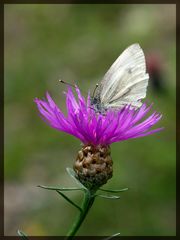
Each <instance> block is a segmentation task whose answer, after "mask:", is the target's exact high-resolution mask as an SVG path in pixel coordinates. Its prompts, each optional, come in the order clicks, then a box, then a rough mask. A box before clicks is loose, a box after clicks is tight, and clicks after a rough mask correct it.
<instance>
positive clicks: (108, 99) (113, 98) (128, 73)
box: [91, 43, 149, 112]
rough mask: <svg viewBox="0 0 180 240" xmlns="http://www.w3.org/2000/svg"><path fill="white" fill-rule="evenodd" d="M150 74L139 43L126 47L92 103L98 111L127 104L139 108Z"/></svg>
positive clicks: (102, 82)
mask: <svg viewBox="0 0 180 240" xmlns="http://www.w3.org/2000/svg"><path fill="white" fill-rule="evenodd" d="M148 79H149V75H148V73H146V63H145V57H144V53H143V50H142V49H141V47H140V46H139V44H137V43H136V44H133V45H131V46H129V47H128V48H126V49H125V50H124V52H123V53H122V54H121V55H120V56H119V57H118V58H117V59H116V61H115V62H114V63H113V65H112V66H111V67H110V69H109V70H108V71H107V73H106V74H105V76H104V78H103V79H102V81H101V82H100V84H99V85H98V87H97V91H96V94H95V96H93V97H92V99H91V105H92V106H93V108H94V109H95V111H97V112H104V111H106V110H107V109H109V108H118V109H119V108H122V107H123V106H124V105H126V104H131V106H132V107H135V108H139V107H140V106H141V105H142V102H141V99H143V98H145V96H146V90H147V85H148Z"/></svg>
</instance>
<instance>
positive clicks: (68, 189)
mask: <svg viewBox="0 0 180 240" xmlns="http://www.w3.org/2000/svg"><path fill="white" fill-rule="evenodd" d="M37 187H40V188H43V189H48V190H55V191H57V190H58V191H73V190H84V189H83V188H65V187H62V188H58V187H51V186H49V187H48V186H43V185H38V186H37Z"/></svg>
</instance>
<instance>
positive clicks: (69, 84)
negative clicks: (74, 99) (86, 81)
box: [59, 79, 87, 94]
mask: <svg viewBox="0 0 180 240" xmlns="http://www.w3.org/2000/svg"><path fill="white" fill-rule="evenodd" d="M59 82H60V83H64V84H66V85H68V86H71V87H73V88H76V85H75V84H72V83H67V82H65V81H63V80H61V79H59ZM79 89H80V88H79ZM80 90H81V89H80ZM81 92H83V93H85V94H87V93H86V92H84V91H82V90H81Z"/></svg>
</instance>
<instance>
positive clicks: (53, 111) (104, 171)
mask: <svg viewBox="0 0 180 240" xmlns="http://www.w3.org/2000/svg"><path fill="white" fill-rule="evenodd" d="M76 92H77V97H78V101H77V100H76V99H75V96H74V94H73V91H72V89H71V87H68V91H67V93H66V107H67V115H64V114H63V112H62V111H61V110H60V109H59V108H58V106H57V105H56V104H55V102H54V101H53V99H52V98H51V97H50V95H49V93H47V94H46V98H47V100H40V99H37V98H36V99H35V103H36V104H37V107H38V109H39V112H40V114H41V116H42V118H43V119H44V120H45V121H46V122H47V123H48V124H49V125H50V126H51V127H53V128H55V129H57V130H59V131H62V132H66V133H68V134H71V135H73V136H75V137H76V138H78V139H79V140H80V141H81V142H82V143H83V147H82V149H81V150H80V151H79V152H78V154H77V158H76V161H75V163H74V170H75V172H76V177H77V178H78V179H79V181H80V182H81V183H83V184H84V185H85V186H86V187H87V188H89V189H98V188H99V187H100V186H101V185H103V184H105V183H106V182H107V180H108V179H110V178H111V177H112V173H113V168H112V164H113V162H112V158H111V155H110V145H111V144H112V143H114V142H119V141H124V140H127V139H130V138H138V137H143V136H147V135H150V134H152V133H155V132H158V131H160V130H161V129H162V128H156V129H154V130H152V127H153V126H154V125H155V124H156V123H157V122H158V121H159V120H160V119H161V114H159V113H157V112H153V113H152V114H151V115H150V116H149V117H147V118H145V116H146V115H147V113H148V112H149V111H150V109H151V107H152V105H150V106H148V107H147V105H146V104H145V103H144V104H142V106H141V107H140V108H138V109H135V108H132V107H131V106H130V105H126V106H124V107H123V108H121V109H119V110H113V108H112V109H109V110H107V111H106V113H103V114H102V113H100V112H97V111H95V110H94V109H93V107H92V105H91V98H90V94H88V97H87V99H85V98H84V97H83V96H82V94H81V92H80V90H79V88H78V87H77V86H76ZM143 119H144V120H143Z"/></svg>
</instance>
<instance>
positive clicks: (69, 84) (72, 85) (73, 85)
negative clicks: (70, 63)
mask: <svg viewBox="0 0 180 240" xmlns="http://www.w3.org/2000/svg"><path fill="white" fill-rule="evenodd" d="M59 82H60V83H64V84H66V85H68V86H71V87H73V88H76V86H75V84H71V83H67V82H65V81H63V80H61V79H59Z"/></svg>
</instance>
